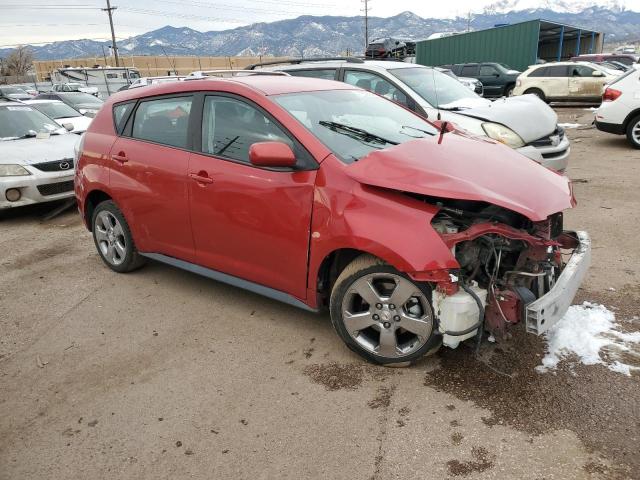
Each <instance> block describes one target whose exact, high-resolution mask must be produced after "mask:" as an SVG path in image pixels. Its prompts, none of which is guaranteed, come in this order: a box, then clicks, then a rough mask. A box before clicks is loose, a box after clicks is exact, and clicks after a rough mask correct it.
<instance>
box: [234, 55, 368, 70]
mask: <svg viewBox="0 0 640 480" xmlns="http://www.w3.org/2000/svg"><path fill="white" fill-rule="evenodd" d="M332 60H344V61H346V62H347V63H364V60H363V59H362V58H360V57H309V58H289V59H285V60H274V61H272V62H260V63H253V64H251V65H248V66H246V67H245V70H255V69H256V67H267V66H270V65H297V64H299V63H306V62H329V61H332Z"/></svg>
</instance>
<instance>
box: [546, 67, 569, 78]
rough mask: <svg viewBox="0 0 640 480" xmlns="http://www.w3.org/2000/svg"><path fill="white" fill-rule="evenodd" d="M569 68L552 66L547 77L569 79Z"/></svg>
mask: <svg viewBox="0 0 640 480" xmlns="http://www.w3.org/2000/svg"><path fill="white" fill-rule="evenodd" d="M567 70H568V68H567V66H566V65H552V66H549V67H547V70H546V71H545V75H544V76H545V77H568V76H569V75H568V72H567Z"/></svg>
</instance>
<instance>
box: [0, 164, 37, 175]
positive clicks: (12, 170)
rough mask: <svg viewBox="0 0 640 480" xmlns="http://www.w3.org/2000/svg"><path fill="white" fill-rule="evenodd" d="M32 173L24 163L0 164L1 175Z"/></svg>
mask: <svg viewBox="0 0 640 480" xmlns="http://www.w3.org/2000/svg"><path fill="white" fill-rule="evenodd" d="M21 175H31V173H29V170H27V169H26V168H24V167H23V166H22V165H0V177H19V176H21Z"/></svg>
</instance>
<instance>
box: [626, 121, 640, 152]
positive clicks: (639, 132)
mask: <svg viewBox="0 0 640 480" xmlns="http://www.w3.org/2000/svg"><path fill="white" fill-rule="evenodd" d="M627 140H629V143H630V144H631V146H632V147H633V148H640V115H638V116H637V117H635V118H632V119H631V121H630V122H629V124H628V125H627Z"/></svg>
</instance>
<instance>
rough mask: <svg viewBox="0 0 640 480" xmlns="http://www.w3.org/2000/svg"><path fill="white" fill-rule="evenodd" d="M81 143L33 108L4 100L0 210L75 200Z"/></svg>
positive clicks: (1, 106) (0, 117)
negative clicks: (76, 158) (77, 153)
mask: <svg viewBox="0 0 640 480" xmlns="http://www.w3.org/2000/svg"><path fill="white" fill-rule="evenodd" d="M78 140H79V138H78V136H77V135H71V134H70V133H69V132H67V130H66V129H65V128H62V127H61V126H60V125H58V124H57V123H56V122H55V121H53V120H52V119H51V118H49V117H47V116H46V115H45V114H43V113H40V112H39V111H37V110H35V109H34V108H33V107H32V106H31V105H25V104H23V103H21V102H15V101H3V100H0V153H1V154H0V210H3V209H7V208H13V207H21V206H24V205H30V204H33V203H42V202H50V201H53V200H60V199H63V198H71V197H73V196H74V191H73V177H74V171H75V169H74V160H73V153H74V152H73V149H74V146H75V144H76V142H77V141H78Z"/></svg>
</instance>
